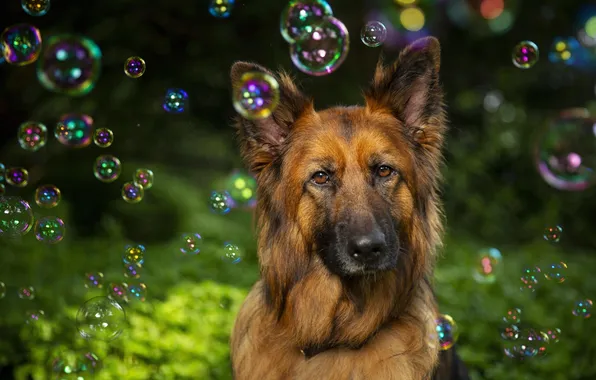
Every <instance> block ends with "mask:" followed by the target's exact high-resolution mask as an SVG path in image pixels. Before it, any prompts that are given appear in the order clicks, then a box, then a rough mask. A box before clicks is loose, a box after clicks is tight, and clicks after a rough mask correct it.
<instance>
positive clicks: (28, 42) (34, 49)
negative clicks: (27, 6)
mask: <svg viewBox="0 0 596 380" xmlns="http://www.w3.org/2000/svg"><path fill="white" fill-rule="evenodd" d="M0 42H1V43H2V46H3V47H4V59H5V60H6V63H10V64H12V65H16V66H24V65H28V64H30V63H32V62H35V61H36V60H37V58H38V57H39V53H40V52H41V33H40V32H39V29H37V28H36V27H34V26H33V25H29V24H17V25H12V26H9V27H8V28H6V29H4V31H3V32H2V35H1V36H0Z"/></svg>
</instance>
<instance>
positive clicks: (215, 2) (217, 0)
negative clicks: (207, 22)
mask: <svg viewBox="0 0 596 380" xmlns="http://www.w3.org/2000/svg"><path fill="white" fill-rule="evenodd" d="M234 2H235V0H210V3H209V13H211V15H212V16H213V17H217V18H227V17H230V14H231V13H232V9H233V8H234Z"/></svg>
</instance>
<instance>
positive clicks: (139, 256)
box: [122, 244, 145, 265]
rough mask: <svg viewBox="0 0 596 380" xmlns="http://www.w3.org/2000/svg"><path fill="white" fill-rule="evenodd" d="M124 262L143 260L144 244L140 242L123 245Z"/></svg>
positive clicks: (139, 262) (140, 261)
mask: <svg viewBox="0 0 596 380" xmlns="http://www.w3.org/2000/svg"><path fill="white" fill-rule="evenodd" d="M122 261H123V262H124V264H140V265H143V263H144V262H145V246H144V245H141V244H136V245H127V246H126V247H124V256H123V257H122Z"/></svg>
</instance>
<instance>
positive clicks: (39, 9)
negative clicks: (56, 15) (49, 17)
mask: <svg viewBox="0 0 596 380" xmlns="http://www.w3.org/2000/svg"><path fill="white" fill-rule="evenodd" d="M50 4H51V3H50V0H21V7H22V8H23V10H24V11H25V13H27V14H28V15H29V16H37V17H39V16H44V15H45V14H46V13H48V11H49V10H50Z"/></svg>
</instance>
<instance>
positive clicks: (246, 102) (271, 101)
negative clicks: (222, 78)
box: [232, 72, 279, 120]
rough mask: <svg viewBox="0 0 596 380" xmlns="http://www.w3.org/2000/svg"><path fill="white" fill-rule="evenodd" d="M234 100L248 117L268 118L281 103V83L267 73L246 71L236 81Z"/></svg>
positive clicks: (251, 118)
mask: <svg viewBox="0 0 596 380" xmlns="http://www.w3.org/2000/svg"><path fill="white" fill-rule="evenodd" d="M232 101H233V104H234V109H236V111H237V112H238V113H239V114H240V115H242V117H244V118H246V119H250V120H255V119H264V118H267V117H269V116H270V115H271V113H272V112H273V111H274V110H275V108H276V107H277V105H278V104H279V84H278V83H277V81H276V80H275V78H273V77H272V76H271V75H269V74H267V73H262V72H248V73H244V74H243V75H242V77H241V78H240V81H239V83H234V93H233V99H232Z"/></svg>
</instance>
